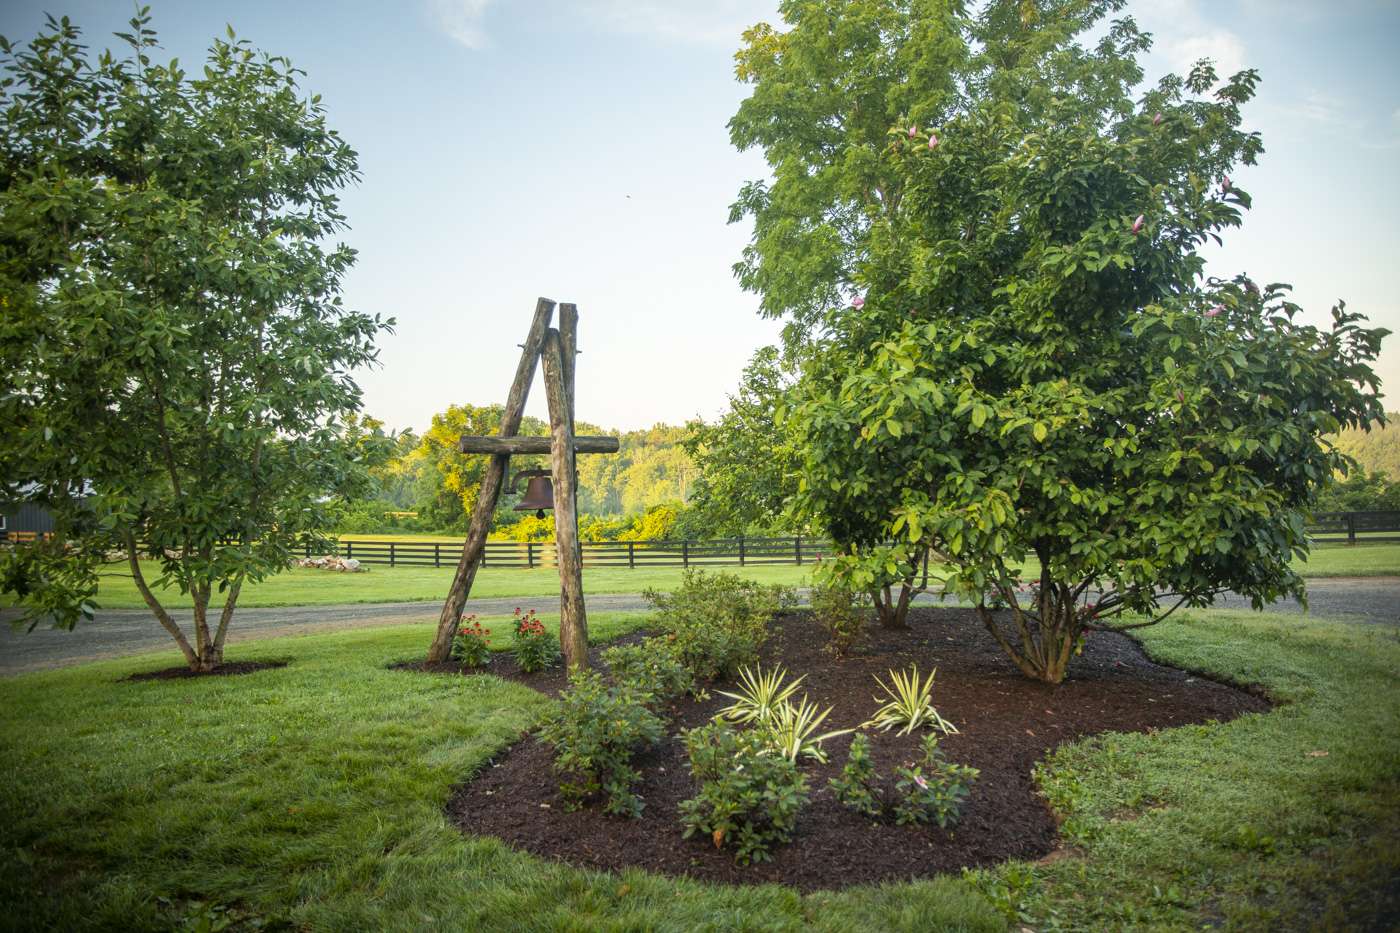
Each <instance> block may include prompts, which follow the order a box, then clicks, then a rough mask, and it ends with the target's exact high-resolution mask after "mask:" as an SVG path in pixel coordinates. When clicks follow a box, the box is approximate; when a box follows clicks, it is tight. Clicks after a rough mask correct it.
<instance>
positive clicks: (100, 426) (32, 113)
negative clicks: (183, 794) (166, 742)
mask: <svg viewBox="0 0 1400 933" xmlns="http://www.w3.org/2000/svg"><path fill="white" fill-rule="evenodd" d="M121 38H122V39H123V40H124V41H125V42H126V44H127V46H128V47H129V51H128V52H127V54H126V55H125V56H124V57H123V56H119V55H113V54H111V53H103V54H102V55H101V56H100V57H97V58H95V59H94V58H93V57H92V56H91V55H90V54H89V52H88V50H87V48H86V47H85V46H84V45H83V44H82V43H81V41H80V36H79V31H78V29H77V28H76V27H75V26H73V25H72V24H71V23H69V22H68V21H67V20H66V19H64V20H54V19H52V18H50V19H49V21H48V26H47V28H46V29H45V30H44V31H43V32H42V33H41V34H40V35H39V36H38V37H37V38H36V39H34V40H33V41H32V42H30V43H29V44H28V45H26V46H23V47H17V46H12V45H11V44H10V43H9V42H7V41H6V42H3V43H0V51H3V63H2V64H0V67H3V79H0V83H2V84H3V96H2V97H0V183H2V184H0V294H3V296H4V301H5V311H4V314H3V315H0V436H3V437H4V438H5V442H4V444H3V445H0V484H3V497H4V498H6V499H9V500H11V501H13V500H16V499H25V500H30V501H36V502H39V503H42V504H44V505H46V506H47V507H49V508H50V509H51V510H52V511H53V513H54V515H55V518H56V521H57V527H58V532H57V534H56V535H55V537H54V539H53V540H52V541H49V542H46V543H42V544H39V545H36V546H33V547H20V548H15V549H12V550H10V551H8V552H7V553H6V554H5V555H4V557H3V564H0V585H3V587H4V589H5V590H7V591H11V592H15V593H18V594H19V596H20V597H22V599H23V600H24V602H25V604H26V605H28V606H29V607H30V609H31V615H30V618H31V620H33V621H37V620H38V619H41V618H44V617H52V618H54V619H55V621H57V622H58V623H59V624H63V625H70V626H71V625H72V624H74V623H75V622H76V621H77V620H78V619H79V618H81V617H82V616H83V615H90V614H91V611H92V609H93V602H92V600H93V596H94V594H95V591H96V572H97V570H98V568H99V566H100V565H101V563H102V562H103V561H104V560H107V559H110V555H111V554H113V553H114V552H115V553H119V554H122V555H123V556H124V560H125V561H126V562H127V566H128V567H129V569H130V572H131V574H132V575H133V577H134V578H135V581H136V585H137V587H138V589H139V590H140V591H141V593H142V595H143V596H144V598H145V600H146V603H147V605H148V606H149V607H150V609H151V611H152V613H153V614H154V615H155V617H156V618H157V619H158V620H159V622H160V624H161V625H162V626H164V627H165V629H166V630H167V631H168V632H169V633H170V635H171V637H172V638H173V639H174V640H175V642H176V643H177V644H178V645H179V647H180V650H181V651H182V652H183V653H184V655H185V658H186V661H187V662H188V664H189V666H190V667H191V668H192V669H195V670H209V669H212V668H214V667H216V666H218V664H219V663H220V661H221V660H222V657H223V647H224V640H225V637H226V634H227V632H228V628H229V625H230V622H231V620H232V617H233V614H234V611H235V607H236V605H237V600H238V594H239V590H240V588H241V586H242V585H243V584H244V583H245V582H246V581H250V580H253V581H256V580H258V579H261V578H263V577H264V576H266V575H268V574H271V573H276V572H278V571H279V570H281V569H283V568H284V567H285V566H286V565H287V561H288V557H289V555H290V554H291V553H292V550H293V548H295V547H296V546H297V545H298V544H299V543H300V542H301V541H303V540H304V539H305V537H306V536H308V535H315V534H317V533H319V532H320V531H321V530H322V529H323V528H324V527H325V522H326V517H327V513H326V508H325V506H326V505H327V503H328V502H329V500H330V498H331V496H332V494H333V493H335V492H336V491H337V490H342V489H344V488H345V487H346V486H347V485H353V484H354V483H355V482H356V481H357V480H359V479H361V478H362V477H363V474H364V471H363V468H362V464H361V463H359V462H358V451H357V445H356V444H355V443H353V442H352V443H347V442H346V441H347V439H346V434H345V432H344V430H343V427H342V424H341V420H342V419H343V418H344V416H346V415H348V414H350V413H352V412H354V411H355V410H356V409H357V408H358V406H359V402H360V391H359V389H358V387H357V386H356V384H355V382H354V381H353V379H352V378H351V375H350V373H351V371H352V370H354V369H355V368H356V367H360V366H365V365H367V364H370V363H372V362H373V361H374V359H375V350H374V344H373V341H374V338H375V336H376V334H377V333H378V332H379V331H381V330H382V329H384V328H385V327H387V326H388V324H389V323H391V322H384V321H381V320H379V319H378V318H376V317H370V316H367V315H365V314H361V313H357V312H353V311H350V310H348V309H346V308H345V307H343V306H342V304H341V300H340V297H339V292H340V287H341V281H342V277H343V276H344V274H345V272H346V270H347V269H348V268H349V267H350V265H351V263H352V262H353V259H354V253H353V251H352V250H350V249H349V248H347V247H345V246H344V245H336V244H335V243H334V242H333V241H332V240H331V238H333V237H334V235H335V234H336V233H337V232H338V231H339V230H341V229H342V228H343V227H344V217H343V216H342V215H341V213H340V209H339V204H338V191H339V190H340V189H341V188H343V187H345V186H346V185H347V184H349V183H351V182H352V181H354V180H355V179H356V178H357V167H356V161H355V153H354V152H353V151H352V150H351V149H350V148H349V146H347V145H346V144H345V142H344V141H343V140H342V139H341V138H340V137H339V136H338V135H337V134H336V133H335V132H334V131H333V130H332V129H331V128H330V127H329V126H328V124H327V121H326V115H325V112H324V109H323V107H322V105H321V103H320V100H319V98H317V97H314V96H307V95H305V94H304V93H303V92H302V91H301V90H300V88H299V87H298V77H299V74H300V73H299V72H298V71H297V70H296V69H294V68H293V67H292V65H291V64H290V63H289V62H288V61H287V60H286V59H284V58H279V57H274V56H268V55H265V54H262V53H259V52H257V51H256V50H254V49H253V48H251V47H250V46H249V45H248V44H247V43H246V42H244V41H239V40H235V39H234V37H233V34H232V30H230V31H229V40H228V41H224V40H217V41H215V42H214V43H213V45H212V47H211V48H210V50H209V54H208V58H207V60H206V61H205V63H204V65H203V67H202V68H201V69H200V71H199V73H198V74H196V75H188V74H186V73H185V72H184V71H183V70H182V69H181V68H180V66H179V65H178V63H176V62H173V61H172V62H169V63H165V64H162V63H158V62H157V61H155V59H154V58H153V56H154V54H155V49H156V37H155V34H154V32H153V31H152V30H151V29H150V26H149V18H148V15H147V13H146V11H145V10H142V11H141V12H140V13H139V14H138V16H137V17H136V18H135V19H134V20H133V21H132V23H131V31H130V32H129V33H127V34H124V35H122V36H121ZM141 558H146V559H147V560H149V561H150V562H153V564H154V566H155V567H156V568H157V569H156V570H155V574H156V579H154V580H151V579H148V576H147V574H148V569H147V568H148V566H149V565H148V564H147V563H146V561H143V560H141ZM170 585H173V586H176V587H178V589H179V590H180V591H181V592H184V593H188V594H189V595H190V596H191V598H192V600H193V604H194V611H193V629H192V632H191V633H190V634H186V632H185V631H184V630H183V629H182V628H181V626H180V625H179V624H178V623H177V622H176V620H175V619H174V618H173V617H172V616H171V614H170V613H169V612H168V611H167V610H166V609H165V608H164V607H163V606H162V605H161V603H160V599H159V596H158V595H157V594H158V591H159V590H160V589H161V588H162V587H163V586H170ZM219 599H221V600H222V610H221V611H219V613H218V618H217V621H214V620H212V619H211V618H210V613H211V611H212V610H217V609H218V606H217V605H216V602H217V601H218V600H219Z"/></svg>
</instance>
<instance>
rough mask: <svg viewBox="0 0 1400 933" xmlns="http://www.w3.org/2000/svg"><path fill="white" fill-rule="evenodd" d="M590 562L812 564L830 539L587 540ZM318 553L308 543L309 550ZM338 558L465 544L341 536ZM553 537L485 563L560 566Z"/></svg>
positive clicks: (500, 548) (430, 563) (405, 555)
mask: <svg viewBox="0 0 1400 933" xmlns="http://www.w3.org/2000/svg"><path fill="white" fill-rule="evenodd" d="M579 549H580V551H581V552H582V554H583V565H584V566H585V567H625V568H629V569H636V568H638V567H707V566H714V567H719V566H740V567H749V566H759V565H764V564H797V565H799V566H801V565H803V564H810V563H812V562H813V561H815V560H816V559H818V558H819V557H822V556H824V555H826V554H828V553H830V551H831V542H829V541H825V540H822V539H819V538H805V537H801V536H793V537H784V538H747V537H744V538H718V539H709V540H657V541H585V542H583V543H582V544H581V545H580V547H579ZM318 553H323V552H317V551H315V549H314V548H312V547H310V546H308V547H307V548H306V551H305V554H306V556H307V557H314V556H316V555H317V554H318ZM332 553H334V554H335V555H336V556H337V557H344V558H353V559H355V560H358V561H359V562H360V563H362V564H386V565H388V566H390V567H452V566H455V565H456V564H457V561H459V560H460V559H461V557H462V545H460V544H457V543H453V542H432V541H388V540H385V541H354V540H344V541H337V542H336V545H335V549H334V550H333V551H332ZM557 562H558V558H557V552H556V550H555V546H554V542H553V541H488V542H487V543H486V548H485V550H484V552H483V554H482V559H481V566H483V567H515V568H519V569H531V568H534V567H554V566H557Z"/></svg>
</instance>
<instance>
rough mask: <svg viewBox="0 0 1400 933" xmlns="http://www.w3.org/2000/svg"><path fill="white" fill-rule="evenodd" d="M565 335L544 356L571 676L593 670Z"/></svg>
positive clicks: (549, 339) (548, 340)
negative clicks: (552, 440)
mask: <svg viewBox="0 0 1400 933" xmlns="http://www.w3.org/2000/svg"><path fill="white" fill-rule="evenodd" d="M563 343H564V341H563V340H561V338H560V333H559V331H556V330H550V331H549V332H548V333H547V334H546V335H545V339H544V350H543V352H542V354H541V356H542V358H543V361H544V391H545V396H546V397H547V398H548V399H549V427H550V433H551V435H552V436H553V439H554V445H553V446H554V449H553V451H552V452H551V454H550V461H551V462H550V465H551V467H552V468H553V473H554V545H555V548H556V550H557V557H558V561H559V583H560V594H559V646H560V647H561V648H562V649H563V652H564V663H565V666H566V667H567V668H568V669H569V670H570V671H576V670H583V669H585V668H587V667H588V616H587V613H586V611H585V609H584V605H583V555H582V554H581V553H580V551H579V541H578V488H577V476H576V475H575V472H574V467H575V463H576V458H577V453H576V452H575V450H574V424H573V419H572V418H571V417H569V412H570V410H571V403H570V399H569V394H568V383H567V382H566V381H565V380H566V378H567V376H566V374H565V372H564V360H563V353H562V352H561V344H563Z"/></svg>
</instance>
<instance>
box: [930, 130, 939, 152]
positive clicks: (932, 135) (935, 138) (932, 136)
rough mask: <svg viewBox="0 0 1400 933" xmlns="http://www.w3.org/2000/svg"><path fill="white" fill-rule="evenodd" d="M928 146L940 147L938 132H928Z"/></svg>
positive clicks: (932, 147) (931, 147)
mask: <svg viewBox="0 0 1400 933" xmlns="http://www.w3.org/2000/svg"><path fill="white" fill-rule="evenodd" d="M928 147H929V148H930V149H937V148H938V134H936V133H929V134H928Z"/></svg>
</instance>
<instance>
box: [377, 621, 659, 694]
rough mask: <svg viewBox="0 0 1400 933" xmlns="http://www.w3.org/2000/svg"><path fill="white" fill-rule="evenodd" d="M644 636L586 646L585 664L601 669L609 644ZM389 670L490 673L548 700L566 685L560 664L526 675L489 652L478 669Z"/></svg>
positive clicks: (425, 665) (402, 666) (417, 664)
mask: <svg viewBox="0 0 1400 933" xmlns="http://www.w3.org/2000/svg"><path fill="white" fill-rule="evenodd" d="M646 635H647V633H646V632H629V633H628V634H626V635H623V636H622V637H620V638H615V639H613V640H612V641H610V642H608V643H607V644H603V645H590V646H589V648H588V663H589V664H591V665H593V666H594V667H599V668H601V667H603V657H602V655H603V652H604V651H606V650H607V649H609V648H611V647H612V646H613V645H630V644H635V643H636V642H639V641H641V640H642V639H643V638H645V637H646ZM389 669H390V670H391V671H417V672H419V673H422V674H460V675H461V676H463V677H477V676H480V675H482V674H490V675H492V676H493V677H500V678H501V679H502V680H513V681H515V682H516V683H519V684H524V685H525V686H527V687H531V688H533V689H535V690H538V691H539V692H540V693H543V694H545V695H547V696H552V697H557V696H558V695H559V694H560V692H561V691H563V689H564V688H565V687H567V686H568V685H569V675H568V673H567V672H566V671H565V670H564V665H563V662H560V663H558V664H556V665H555V666H554V667H551V668H547V669H545V670H542V671H536V672H534V673H533V674H527V673H525V672H524V671H522V670H521V669H520V665H518V664H516V663H515V655H514V654H513V653H511V652H510V651H492V652H491V657H490V658H489V659H488V660H487V662H486V663H485V664H483V665H482V666H481V667H467V666H466V665H464V664H463V663H462V662H461V661H397V662H395V663H393V664H390V665H389Z"/></svg>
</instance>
